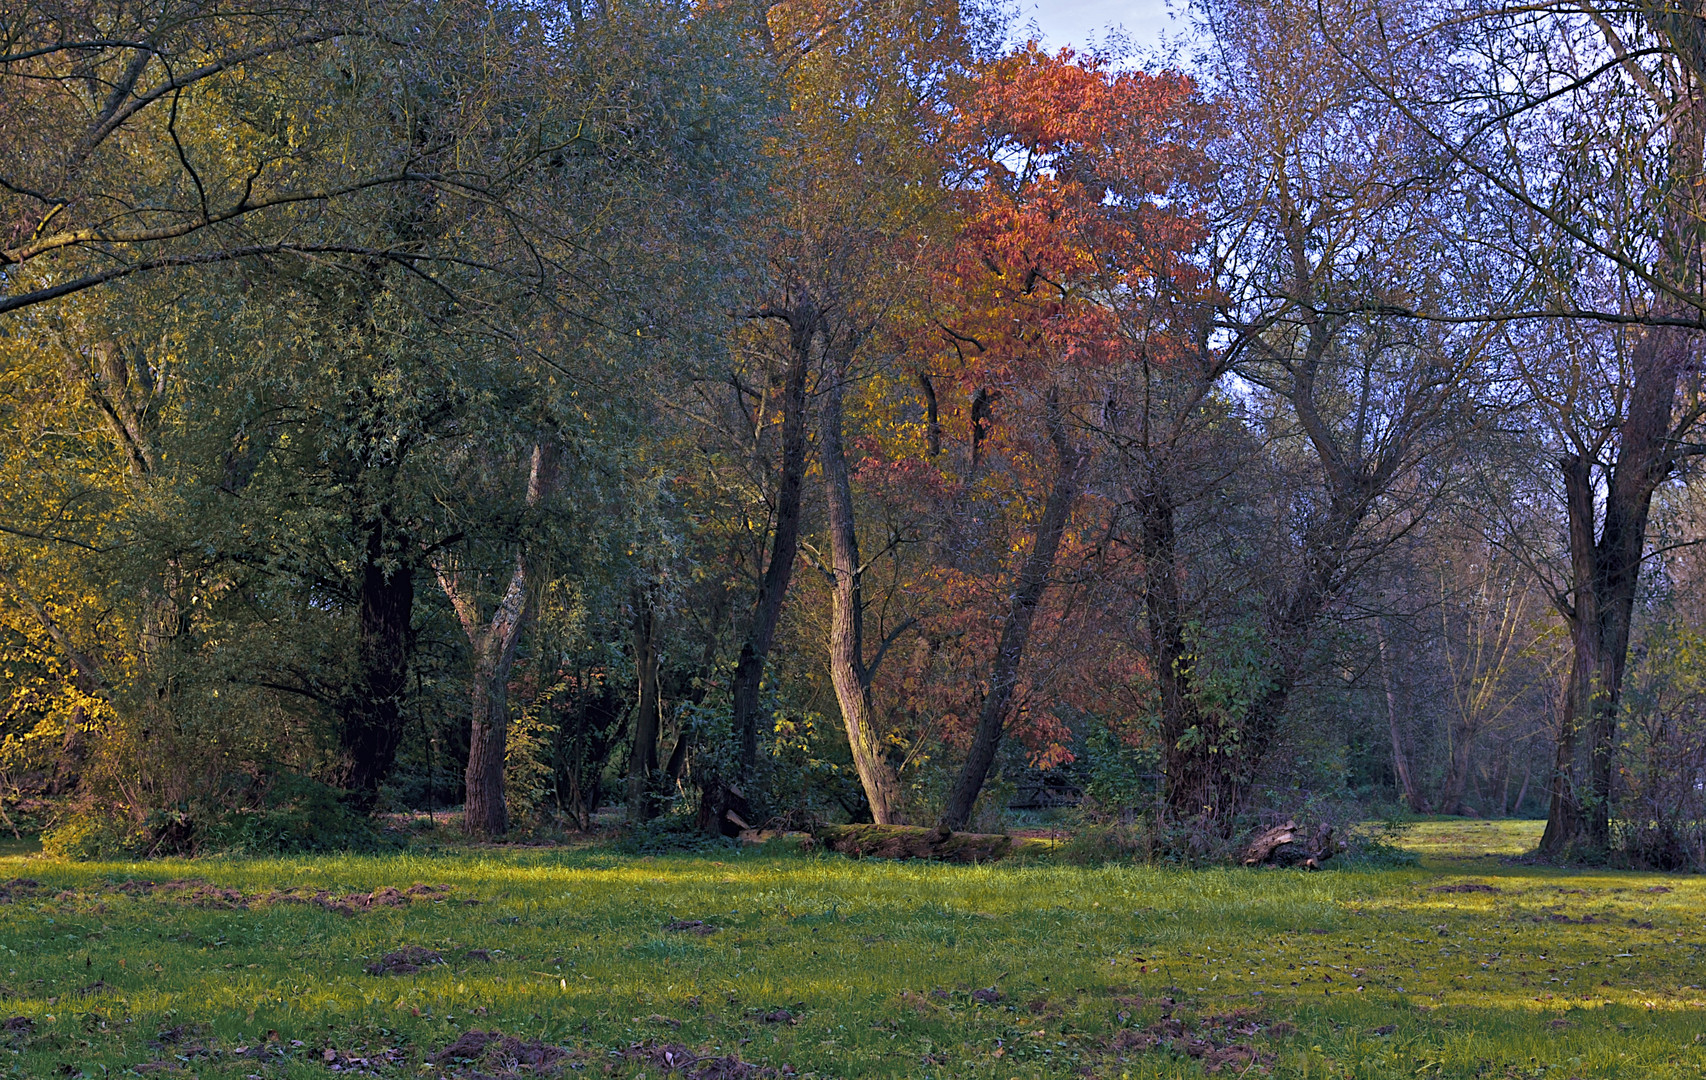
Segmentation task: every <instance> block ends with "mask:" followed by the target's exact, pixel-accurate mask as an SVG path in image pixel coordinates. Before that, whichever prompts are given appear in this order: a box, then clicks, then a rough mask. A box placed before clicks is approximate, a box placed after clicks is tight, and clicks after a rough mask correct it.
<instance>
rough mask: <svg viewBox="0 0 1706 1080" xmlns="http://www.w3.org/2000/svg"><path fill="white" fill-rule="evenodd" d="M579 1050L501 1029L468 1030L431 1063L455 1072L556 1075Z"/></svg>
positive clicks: (485, 1075)
mask: <svg viewBox="0 0 1706 1080" xmlns="http://www.w3.org/2000/svg"><path fill="white" fill-rule="evenodd" d="M576 1056H578V1054H577V1053H576V1052H575V1051H573V1050H565V1049H564V1048H562V1047H560V1046H552V1045H550V1044H549V1043H544V1042H541V1041H539V1040H538V1039H528V1040H522V1039H518V1038H516V1037H515V1036H513V1035H505V1034H504V1033H503V1032H501V1031H464V1032H463V1033H462V1034H461V1036H460V1037H458V1038H457V1040H456V1041H455V1042H453V1043H451V1044H450V1045H449V1046H446V1047H445V1048H444V1049H442V1050H440V1051H438V1052H437V1053H436V1054H432V1055H430V1056H429V1057H428V1058H427V1063H428V1064H431V1065H436V1066H438V1067H439V1068H440V1069H447V1070H449V1075H451V1076H466V1077H469V1078H470V1080H473V1078H475V1077H480V1078H492V1080H500V1078H509V1077H520V1076H554V1075H556V1074H557V1073H558V1072H559V1071H561V1069H562V1065H563V1062H565V1061H567V1060H569V1059H570V1058H572V1057H576Z"/></svg>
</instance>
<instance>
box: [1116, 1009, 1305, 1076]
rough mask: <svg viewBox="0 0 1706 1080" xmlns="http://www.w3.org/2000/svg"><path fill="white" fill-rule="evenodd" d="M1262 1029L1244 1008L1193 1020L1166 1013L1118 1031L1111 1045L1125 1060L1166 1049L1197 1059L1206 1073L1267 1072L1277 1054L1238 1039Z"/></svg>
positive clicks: (1245, 1037)
mask: <svg viewBox="0 0 1706 1080" xmlns="http://www.w3.org/2000/svg"><path fill="white" fill-rule="evenodd" d="M1262 1030H1263V1028H1262V1025H1261V1024H1260V1023H1259V1022H1258V1020H1257V1018H1256V1016H1255V1014H1254V1013H1251V1012H1249V1011H1247V1010H1242V1009H1241V1010H1237V1011H1235V1012H1232V1013H1228V1014H1225V1015H1213V1016H1205V1017H1202V1018H1200V1019H1198V1020H1197V1021H1195V1022H1194V1023H1192V1022H1189V1021H1186V1020H1183V1019H1179V1018H1176V1017H1172V1016H1166V1015H1164V1016H1162V1018H1161V1019H1160V1020H1157V1021H1156V1022H1155V1023H1153V1024H1151V1025H1149V1026H1148V1027H1146V1028H1143V1029H1142V1030H1139V1029H1137V1028H1126V1029H1125V1030H1123V1031H1120V1032H1118V1033H1117V1034H1116V1035H1115V1036H1114V1037H1113V1039H1112V1040H1111V1041H1110V1042H1109V1044H1108V1049H1109V1050H1110V1051H1112V1052H1113V1053H1114V1054H1115V1055H1116V1057H1117V1058H1118V1059H1119V1060H1120V1061H1122V1062H1123V1061H1125V1060H1126V1058H1127V1057H1129V1056H1131V1055H1133V1054H1138V1053H1143V1052H1146V1051H1154V1050H1166V1051H1170V1052H1172V1053H1175V1054H1184V1055H1185V1056H1186V1057H1190V1058H1194V1059H1196V1060H1197V1061H1198V1062H1200V1063H1201V1064H1202V1067H1203V1071H1204V1072H1206V1073H1211V1074H1212V1073H1219V1072H1221V1071H1222V1070H1231V1071H1232V1073H1233V1074H1234V1075H1237V1076H1243V1075H1245V1074H1247V1073H1249V1072H1251V1071H1259V1072H1261V1073H1264V1074H1265V1073H1266V1072H1267V1071H1268V1066H1269V1065H1271V1064H1273V1061H1274V1056H1273V1055H1272V1054H1268V1053H1264V1052H1262V1051H1261V1050H1260V1049H1258V1048H1257V1047H1256V1046H1255V1045H1254V1044H1252V1043H1248V1042H1239V1041H1238V1040H1239V1039H1240V1038H1244V1039H1248V1038H1250V1037H1252V1036H1255V1035H1258V1034H1260V1033H1261V1032H1262Z"/></svg>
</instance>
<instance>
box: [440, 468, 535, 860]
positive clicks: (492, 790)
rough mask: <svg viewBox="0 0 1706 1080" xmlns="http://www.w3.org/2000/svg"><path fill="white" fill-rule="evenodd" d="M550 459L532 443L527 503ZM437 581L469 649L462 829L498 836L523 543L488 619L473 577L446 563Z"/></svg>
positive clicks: (522, 619)
mask: <svg viewBox="0 0 1706 1080" xmlns="http://www.w3.org/2000/svg"><path fill="white" fill-rule="evenodd" d="M550 471H551V470H550V460H549V457H548V454H547V451H546V450H545V447H544V446H543V445H535V446H534V447H533V456H532V462H531V465H530V467H529V469H528V476H527V505H528V506H529V507H536V506H538V505H539V502H540V500H541V499H542V498H543V497H544V495H545V493H546V490H547V489H548V488H549V486H550V480H551V477H550ZM437 569H438V581H439V584H440V585H441V586H442V587H443V589H444V592H445V595H446V596H448V597H449V598H450V603H451V605H452V606H453V607H455V609H456V615H457V618H458V619H460V620H461V622H462V630H463V632H464V633H466V634H467V635H468V644H469V645H470V646H471V647H472V651H473V661H474V663H473V667H474V677H473V684H472V687H471V689H470V693H469V699H470V705H471V706H472V708H471V710H470V711H471V714H472V715H471V717H470V727H469V732H468V768H467V771H466V772H465V773H464V781H465V787H466V800H465V803H464V807H463V810H464V814H463V821H462V828H463V831H465V832H466V833H468V835H470V836H502V835H503V834H504V833H506V832H508V831H509V806H508V803H507V802H506V800H505V798H504V758H505V752H506V751H507V749H508V742H509V673H510V668H511V666H512V665H513V664H514V663H515V647H516V644H517V643H518V642H519V641H520V640H521V629H522V627H523V625H524V624H525V623H526V621H527V616H528V614H529V611H530V608H531V604H530V603H529V594H530V591H531V590H530V589H529V588H528V586H529V584H530V582H529V576H528V562H527V552H526V549H525V547H524V548H523V549H522V550H520V551H517V552H516V555H515V569H514V570H513V571H512V572H511V574H510V579H509V585H508V587H507V588H505V589H504V593H503V598H502V600H500V601H499V603H498V608H497V611H496V612H494V613H493V615H492V618H491V621H490V622H489V623H487V622H483V621H482V620H481V618H480V613H479V606H478V598H477V597H476V596H475V594H474V590H473V583H472V582H470V581H467V580H465V579H464V577H463V575H462V574H461V572H459V571H457V570H455V569H453V568H450V567H448V566H445V565H440V566H439V567H438V568H437Z"/></svg>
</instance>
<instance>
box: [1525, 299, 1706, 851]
mask: <svg viewBox="0 0 1706 1080" xmlns="http://www.w3.org/2000/svg"><path fill="white" fill-rule="evenodd" d="M1686 345H1687V342H1686V337H1685V334H1684V332H1683V331H1681V330H1678V329H1674V328H1669V327H1661V328H1652V329H1648V330H1646V331H1645V332H1644V333H1643V335H1642V338H1641V340H1640V341H1639V342H1638V343H1637V345H1636V347H1635V350H1634V355H1633V357H1632V364H1631V367H1632V368H1633V370H1634V383H1633V385H1632V387H1631V393H1630V404H1629V412H1628V415H1627V416H1626V417H1625V419H1624V421H1623V423H1622V425H1621V429H1620V431H1619V435H1620V436H1621V438H1620V440H1619V441H1620V445H1619V447H1618V454H1617V460H1616V463H1615V464H1614V465H1613V466H1612V468H1611V470H1610V475H1609V476H1608V477H1607V479H1606V483H1605V485H1604V486H1605V492H1604V503H1603V505H1604V515H1603V518H1604V519H1603V521H1596V519H1597V518H1598V517H1599V515H1598V513H1597V509H1598V507H1597V503H1596V496H1597V495H1598V492H1597V491H1596V490H1595V484H1594V478H1593V474H1592V463H1591V462H1590V461H1589V460H1588V459H1586V458H1585V457H1583V456H1581V455H1576V454H1571V455H1567V456H1566V457H1565V458H1564V459H1563V461H1562V462H1561V465H1560V468H1561V471H1562V472H1563V476H1564V493H1565V511H1566V515H1567V518H1568V521H1569V542H1570V569H1571V576H1572V578H1573V591H1572V594H1571V597H1570V603H1569V605H1568V609H1567V611H1566V616H1567V618H1568V621H1569V624H1570V645H1571V657H1570V681H1569V683H1568V685H1567V690H1566V694H1565V702H1564V716H1563V719H1562V723H1561V725H1560V729H1559V733H1558V745H1557V756H1556V759H1555V765H1554V770H1553V779H1552V792H1551V796H1552V798H1551V806H1550V809H1549V813H1548V815H1547V821H1546V831H1545V833H1544V834H1542V836H1541V840H1540V850H1541V851H1543V852H1545V853H1547V854H1549V855H1563V854H1567V853H1569V852H1570V851H1572V850H1574V849H1578V848H1586V849H1589V850H1595V851H1603V850H1604V849H1605V848H1606V847H1607V846H1608V845H1609V844H1610V842H1611V798H1612V794H1613V792H1612V774H1613V770H1614V768H1615V757H1616V742H1617V714H1618V708H1619V704H1620V701H1621V698H1622V691H1623V673H1624V669H1625V667H1626V665H1627V662H1628V656H1629V633H1630V628H1631V625H1632V623H1633V620H1634V612H1635V594H1636V589H1637V587H1638V585H1639V582H1640V572H1641V562H1642V558H1643V556H1644V554H1645V552H1646V541H1647V519H1648V517H1649V515H1650V512H1651V508H1652V497H1653V492H1654V491H1655V490H1657V488H1658V485H1659V483H1660V482H1661V481H1662V480H1663V479H1664V477H1665V476H1666V475H1668V474H1669V472H1670V469H1671V467H1672V464H1673V455H1674V453H1675V448H1674V446H1673V444H1672V431H1671V413H1672V409H1673V407H1674V403H1675V398H1676V390H1677V384H1678V382H1679V380H1680V376H1681V374H1682V370H1683V361H1684V356H1685V353H1686ZM1596 526H1597V527H1596ZM1584 736H1585V737H1586V739H1587V747H1586V753H1587V762H1586V764H1587V775H1586V777H1585V778H1584V777H1582V776H1581V774H1580V765H1581V762H1579V761H1578V757H1579V756H1580V754H1581V751H1582V749H1583V748H1582V746H1581V740H1582V738H1583V737H1584Z"/></svg>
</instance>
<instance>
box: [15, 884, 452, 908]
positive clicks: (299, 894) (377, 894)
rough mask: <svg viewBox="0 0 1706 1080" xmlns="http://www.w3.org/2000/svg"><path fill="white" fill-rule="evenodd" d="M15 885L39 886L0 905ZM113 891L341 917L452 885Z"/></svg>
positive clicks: (436, 894) (127, 887)
mask: <svg viewBox="0 0 1706 1080" xmlns="http://www.w3.org/2000/svg"><path fill="white" fill-rule="evenodd" d="M14 884H19V885H26V884H27V885H28V886H31V887H37V886H36V883H35V882H33V881H30V882H8V883H7V884H6V885H0V903H4V902H6V900H8V899H10V897H9V896H5V895H3V894H4V893H5V890H7V889H8V888H10V887H11V886H12V885H14ZM112 891H114V892H119V893H122V894H124V895H126V896H131V897H141V896H165V897H168V898H170V899H173V900H176V901H179V902H181V903H186V904H194V905H195V906H196V907H206V908H222V909H226V910H233V911H235V910H246V909H247V908H248V907H249V905H250V904H312V905H313V906H315V907H319V908H324V909H326V910H327V911H335V912H337V913H338V914H340V915H360V914H362V913H363V912H369V911H376V910H379V909H381V908H401V907H408V906H409V903H410V902H411V901H414V900H435V899H438V898H440V897H443V896H446V895H448V894H449V892H450V886H448V885H426V884H422V883H420V882H416V883H415V884H413V885H410V886H409V887H408V888H406V889H398V888H395V887H393V886H390V885H386V886H383V887H381V888H378V889H375V890H373V891H372V892H370V893H359V892H357V893H347V894H344V895H342V896H340V895H338V894H336V893H333V892H331V891H330V890H327V889H301V888H296V889H273V890H271V891H269V892H264V893H249V894H245V893H242V892H240V891H238V890H236V889H229V888H226V887H225V886H223V885H215V884H213V883H212V882H208V881H203V880H201V879H200V878H175V879H173V880H171V881H121V882H119V883H118V884H117V885H114V886H112ZM25 895H27V894H25Z"/></svg>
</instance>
